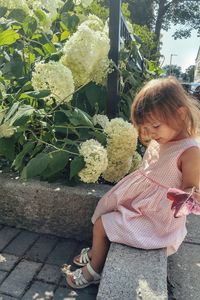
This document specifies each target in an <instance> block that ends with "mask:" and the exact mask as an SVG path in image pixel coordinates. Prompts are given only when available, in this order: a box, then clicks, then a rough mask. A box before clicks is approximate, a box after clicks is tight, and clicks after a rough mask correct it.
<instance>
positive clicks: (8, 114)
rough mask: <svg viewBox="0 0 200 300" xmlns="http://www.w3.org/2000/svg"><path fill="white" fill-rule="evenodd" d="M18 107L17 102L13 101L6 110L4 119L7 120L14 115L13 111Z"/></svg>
mask: <svg viewBox="0 0 200 300" xmlns="http://www.w3.org/2000/svg"><path fill="white" fill-rule="evenodd" d="M18 107H19V102H15V103H14V104H13V105H12V106H11V108H10V110H9V111H8V112H7V114H6V116H5V120H4V121H8V120H9V119H10V117H12V115H14V113H15V112H16V111H17V109H18Z"/></svg>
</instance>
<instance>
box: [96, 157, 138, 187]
mask: <svg viewBox="0 0 200 300" xmlns="http://www.w3.org/2000/svg"><path fill="white" fill-rule="evenodd" d="M108 159H109V158H108ZM131 162H132V158H131V157H129V158H125V159H124V160H119V161H117V160H116V159H115V158H114V159H112V158H110V159H109V161H108V167H107V169H106V171H105V172H104V173H103V175H102V177H103V178H104V179H105V180H106V181H109V182H113V183H116V182H118V181H120V180H121V179H122V178H123V177H124V176H125V175H126V174H128V173H129V170H130V167H131Z"/></svg>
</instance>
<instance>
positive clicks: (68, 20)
mask: <svg viewBox="0 0 200 300" xmlns="http://www.w3.org/2000/svg"><path fill="white" fill-rule="evenodd" d="M66 11H67V10H66ZM61 21H62V23H63V24H64V25H65V26H66V27H67V28H68V29H69V30H70V31H74V30H75V29H76V27H77V26H78V24H79V21H80V20H79V17H77V16H76V15H75V14H73V15H71V14H69V13H68V12H64V13H62V14H61Z"/></svg>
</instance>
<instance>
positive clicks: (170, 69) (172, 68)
mask: <svg viewBox="0 0 200 300" xmlns="http://www.w3.org/2000/svg"><path fill="white" fill-rule="evenodd" d="M163 70H164V71H165V72H166V75H167V76H169V75H173V76H175V77H177V78H179V77H181V75H182V72H181V67H179V66H177V65H166V66H164V67H163Z"/></svg>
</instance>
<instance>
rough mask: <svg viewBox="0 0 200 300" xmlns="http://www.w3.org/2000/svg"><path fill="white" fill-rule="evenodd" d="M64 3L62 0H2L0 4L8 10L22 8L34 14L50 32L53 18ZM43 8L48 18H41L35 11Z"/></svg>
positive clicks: (27, 12) (31, 14)
mask: <svg viewBox="0 0 200 300" xmlns="http://www.w3.org/2000/svg"><path fill="white" fill-rule="evenodd" d="M62 5H63V2H62V1H61V0H15V1H13V0H1V1H0V6H1V7H6V8H7V9H8V10H12V9H22V10H23V11H24V12H25V13H26V14H27V15H29V16H33V17H35V18H36V19H37V22H38V23H39V24H40V25H41V27H42V28H43V30H44V31H46V32H50V27H51V23H52V18H53V17H55V15H56V14H57V9H58V8H59V7H61V6H62ZM38 10H42V11H43V13H44V14H45V16H46V18H45V19H43V20H40V19H39V18H37V16H36V14H35V12H37V11H38Z"/></svg>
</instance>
